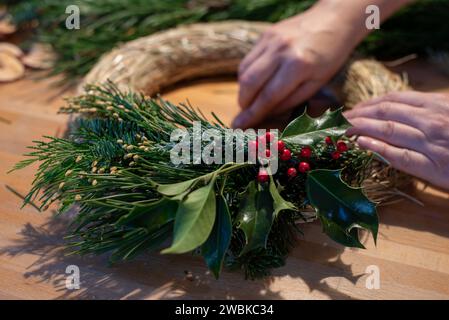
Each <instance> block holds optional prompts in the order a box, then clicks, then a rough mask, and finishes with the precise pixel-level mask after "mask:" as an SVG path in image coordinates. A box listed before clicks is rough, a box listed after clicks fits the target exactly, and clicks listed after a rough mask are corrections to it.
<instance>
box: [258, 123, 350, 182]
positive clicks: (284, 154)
mask: <svg viewBox="0 0 449 320" xmlns="http://www.w3.org/2000/svg"><path fill="white" fill-rule="evenodd" d="M271 142H274V135H273V134H272V133H271V132H267V133H266V134H265V135H264V136H260V137H258V139H257V141H251V142H250V145H249V152H257V148H258V145H259V143H263V144H267V143H271ZM324 142H325V144H326V145H328V146H329V147H331V146H333V148H332V151H331V153H330V155H331V158H332V159H333V160H338V159H340V157H341V155H342V153H344V152H346V151H348V145H347V144H346V142H344V141H341V140H339V141H337V142H336V143H334V141H333V140H332V138H331V137H326V138H325V140H324ZM277 149H278V155H279V159H280V160H281V161H282V162H284V163H286V164H287V168H286V174H287V177H288V179H293V178H295V177H296V176H298V174H305V173H307V172H308V171H310V170H311V164H310V160H311V158H312V157H313V156H314V151H313V149H312V147H311V146H304V147H302V148H301V150H300V151H299V152H298V153H297V154H295V155H296V158H293V153H292V151H291V150H290V149H288V148H287V147H286V145H285V142H284V141H282V140H278V141H277ZM270 156H271V152H270V150H269V148H267V149H266V157H267V158H269V157H270ZM292 160H294V161H292ZM269 179H270V177H269V174H268V172H267V170H266V169H264V168H260V169H259V173H258V175H257V181H258V182H259V183H265V182H268V181H269Z"/></svg>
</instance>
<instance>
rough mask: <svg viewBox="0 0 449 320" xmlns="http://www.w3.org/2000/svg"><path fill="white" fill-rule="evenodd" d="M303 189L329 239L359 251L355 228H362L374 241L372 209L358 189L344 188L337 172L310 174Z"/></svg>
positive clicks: (374, 213)
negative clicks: (368, 232)
mask: <svg viewBox="0 0 449 320" xmlns="http://www.w3.org/2000/svg"><path fill="white" fill-rule="evenodd" d="M306 188H307V195H308V199H309V201H310V203H311V205H312V206H313V207H315V209H316V211H317V214H318V217H319V218H320V220H321V222H322V225H323V230H324V232H325V233H326V234H327V235H328V236H329V237H331V238H332V239H333V240H335V241H337V242H339V243H341V244H343V245H345V246H348V247H359V248H363V245H362V244H361V243H360V241H359V237H358V232H357V228H365V229H368V230H370V231H371V232H372V234H373V237H374V241H376V238H377V229H378V225H379V221H378V218H377V213H376V206H375V205H374V203H372V202H371V201H369V199H368V198H367V197H366V196H365V195H364V194H363V192H362V190H361V189H360V188H353V187H350V186H348V185H347V184H346V183H345V182H344V181H343V180H342V179H341V171H340V170H323V169H318V170H314V171H312V172H310V173H309V174H308V177H307V184H306Z"/></svg>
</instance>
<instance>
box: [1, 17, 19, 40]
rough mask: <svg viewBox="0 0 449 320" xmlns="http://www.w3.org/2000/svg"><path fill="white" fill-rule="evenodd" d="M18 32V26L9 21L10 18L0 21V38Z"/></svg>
mask: <svg viewBox="0 0 449 320" xmlns="http://www.w3.org/2000/svg"><path fill="white" fill-rule="evenodd" d="M16 31H17V28H16V26H15V25H14V24H13V23H12V22H11V21H10V20H9V18H3V19H1V20H0V36H6V35H8V34H11V33H14V32H16Z"/></svg>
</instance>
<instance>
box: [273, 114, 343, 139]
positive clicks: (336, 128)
mask: <svg viewBox="0 0 449 320" xmlns="http://www.w3.org/2000/svg"><path fill="white" fill-rule="evenodd" d="M342 110H343V108H340V109H338V110H335V111H330V109H328V110H327V111H326V112H325V113H324V114H323V115H322V116H320V117H318V118H311V117H310V116H309V115H308V114H307V113H306V111H304V113H303V114H302V115H300V116H299V117H298V118H296V119H295V120H293V121H292V122H290V123H289V124H288V125H287V127H286V128H285V129H284V131H283V132H282V135H281V139H282V140H283V141H284V142H286V143H291V144H297V145H315V144H316V143H317V142H319V141H322V140H323V139H325V138H326V137H327V136H329V137H331V138H333V139H335V138H338V137H340V136H342V135H343V134H344V133H345V132H346V130H347V129H348V128H349V127H351V124H350V123H349V122H348V121H347V120H346V118H345V117H344V116H343V114H342Z"/></svg>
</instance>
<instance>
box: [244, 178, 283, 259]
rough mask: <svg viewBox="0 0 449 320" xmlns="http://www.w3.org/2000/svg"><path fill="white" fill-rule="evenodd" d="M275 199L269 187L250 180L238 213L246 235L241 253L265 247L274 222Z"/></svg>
mask: <svg viewBox="0 0 449 320" xmlns="http://www.w3.org/2000/svg"><path fill="white" fill-rule="evenodd" d="M273 217H274V207H273V199H272V197H271V195H270V191H269V189H268V188H266V187H265V188H263V187H262V186H260V185H256V183H255V182H254V181H252V182H250V183H249V185H248V188H247V190H246V192H245V195H244V198H243V200H242V204H241V207H240V212H239V215H238V221H239V228H240V229H242V230H243V232H244V233H245V237H246V245H245V247H244V248H243V250H242V252H241V253H240V254H241V255H243V254H245V253H247V252H249V251H251V250H254V249H257V248H260V247H265V246H266V242H267V238H268V234H269V233H270V230H271V225H272V223H273Z"/></svg>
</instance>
